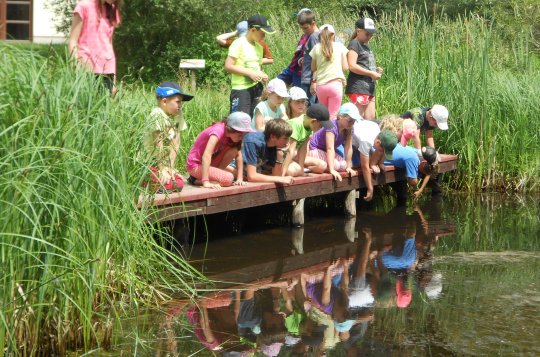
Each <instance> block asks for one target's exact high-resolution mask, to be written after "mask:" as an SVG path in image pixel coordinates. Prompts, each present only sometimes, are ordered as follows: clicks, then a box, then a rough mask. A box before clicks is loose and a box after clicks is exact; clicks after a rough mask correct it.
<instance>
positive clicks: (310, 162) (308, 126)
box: [282, 104, 332, 176]
mask: <svg viewBox="0 0 540 357" xmlns="http://www.w3.org/2000/svg"><path fill="white" fill-rule="evenodd" d="M287 123H289V125H290V126H291V127H292V134H291V138H290V141H289V148H288V153H287V155H286V157H285V160H284V162H283V173H282V175H283V176H301V175H303V174H304V168H307V169H308V170H310V171H311V172H314V173H317V174H321V173H323V172H324V171H325V170H326V162H325V161H324V160H321V159H318V158H315V157H306V156H307V152H308V145H309V140H308V139H309V137H310V136H311V134H312V133H313V132H315V131H317V130H319V129H321V128H325V129H328V128H331V127H332V122H331V121H330V118H329V113H328V109H326V107H325V106H324V105H321V104H313V105H312V106H310V107H309V108H308V110H307V112H306V114H303V115H301V116H299V117H297V118H294V119H291V120H289V121H288V122H287Z"/></svg>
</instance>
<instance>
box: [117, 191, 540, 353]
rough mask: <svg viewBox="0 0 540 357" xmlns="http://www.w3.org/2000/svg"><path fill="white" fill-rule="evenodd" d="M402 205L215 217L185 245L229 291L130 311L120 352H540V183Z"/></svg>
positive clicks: (120, 338)
mask: <svg viewBox="0 0 540 357" xmlns="http://www.w3.org/2000/svg"><path fill="white" fill-rule="evenodd" d="M388 207H389V204H388V202H386V203H385V202H382V201H381V202H380V203H379V204H378V205H376V206H375V207H374V208H372V209H370V210H361V211H359V212H358V215H357V217H355V218H352V219H346V218H344V217H343V216H340V215H338V214H335V215H333V216H331V217H324V216H321V215H320V214H318V213H314V214H312V216H311V217H310V219H309V220H307V221H306V224H305V226H304V227H302V228H289V227H288V226H287V227H283V226H275V225H274V226H272V224H265V223H264V222H265V219H266V218H264V217H263V216H264V214H263V213H261V212H256V213H255V216H256V217H255V216H250V214H249V212H243V213H241V215H242V216H243V217H244V220H245V221H247V222H250V223H254V224H255V226H257V225H258V227H259V229H251V233H244V234H235V235H229V234H220V233H219V231H222V232H226V231H228V229H224V228H223V227H220V226H219V225H218V226H217V227H216V226H215V225H216V223H215V222H213V223H212V225H213V226H211V228H210V230H209V232H210V235H211V236H212V238H214V239H213V240H211V241H209V242H203V241H202V239H199V241H201V242H200V243H198V244H193V245H187V246H185V247H184V250H185V252H184V254H186V256H187V257H188V258H189V259H190V261H191V262H192V263H193V264H194V265H195V266H196V267H198V268H199V269H201V270H202V271H204V272H205V274H207V275H209V276H211V277H213V278H214V279H216V280H217V281H218V283H217V285H216V286H217V291H208V292H206V293H204V294H202V295H204V297H203V298H200V299H198V300H197V303H196V304H192V303H189V302H185V301H181V300H179V301H174V302H172V303H171V304H169V305H167V306H165V307H164V312H165V313H162V314H158V313H156V312H152V313H141V314H139V315H138V316H137V318H135V319H133V320H130V321H126V323H125V324H123V327H122V329H121V330H119V329H116V330H117V331H116V333H115V335H116V338H115V347H114V348H113V349H112V351H111V352H110V353H111V355H123V354H124V353H125V354H126V355H128V354H129V355H131V354H134V353H135V354H136V355H149V356H154V355H161V356H167V355H171V356H172V355H178V356H191V355H196V356H214V355H217V356H297V355H298V356H300V355H307V356H311V355H313V356H323V355H326V356H538V355H540V320H539V317H540V286H539V284H540V259H539V258H540V249H539V248H540V223H539V215H540V206H539V203H538V197H523V196H517V197H516V196H503V195H480V196H474V197H467V196H463V195H448V196H445V197H444V198H433V199H426V200H425V201H423V202H422V203H421V204H419V205H416V206H408V207H406V208H388ZM274 211H275V209H274ZM270 215H272V213H271V211H270ZM261 217H262V218H261ZM221 224H222V225H223V224H224V223H221ZM212 227H213V228H214V229H212Z"/></svg>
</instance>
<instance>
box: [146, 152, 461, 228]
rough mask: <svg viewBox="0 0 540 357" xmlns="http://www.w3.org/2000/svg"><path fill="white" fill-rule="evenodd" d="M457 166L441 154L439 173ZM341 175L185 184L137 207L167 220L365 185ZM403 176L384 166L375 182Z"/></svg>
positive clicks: (454, 160) (359, 179)
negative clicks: (215, 185)
mask: <svg viewBox="0 0 540 357" xmlns="http://www.w3.org/2000/svg"><path fill="white" fill-rule="evenodd" d="M456 167H457V156H455V155H441V160H440V163H439V171H440V172H448V171H452V170H455V169H456ZM342 175H344V174H342ZM343 177H344V178H343V181H341V182H339V181H335V180H334V179H333V177H332V175H330V174H319V175H314V174H309V175H308V176H305V177H297V178H295V183H294V184H293V185H290V186H280V185H277V184H274V183H249V184H248V185H247V186H243V187H239V186H233V187H224V188H222V189H219V190H214V189H205V188H202V187H194V186H190V185H187V186H186V187H184V190H183V191H182V192H180V193H172V194H168V195H165V194H157V195H154V196H151V198H153V201H151V202H143V201H142V200H141V201H140V202H139V206H142V205H144V204H149V205H152V206H155V207H157V210H156V214H155V216H153V217H152V218H151V220H153V221H168V220H174V219H179V218H185V217H191V216H198V215H206V214H213V213H220V212H228V211H232V210H238V209H243V208H249V207H255V206H263V205H268V204H273V203H278V202H287V201H294V200H299V199H302V198H306V197H315V196H322V195H328V194H333V193H338V192H350V191H352V190H356V189H359V188H363V187H365V184H364V181H363V179H362V175H361V174H360V176H353V177H345V176H343ZM404 179H405V176H404V173H403V172H402V171H396V170H395V169H394V167H393V166H387V170H386V171H385V172H384V173H381V174H379V175H377V176H376V179H375V180H374V184H376V185H384V184H388V183H392V182H396V181H402V180H404ZM353 197H354V196H353ZM302 223H303V222H302Z"/></svg>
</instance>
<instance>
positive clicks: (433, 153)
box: [422, 146, 438, 165]
mask: <svg viewBox="0 0 540 357" xmlns="http://www.w3.org/2000/svg"><path fill="white" fill-rule="evenodd" d="M437 156H438V154H437V150H435V148H433V147H431V146H424V147H422V157H423V158H424V160H426V161H427V162H428V164H430V165H433V164H435V163H437Z"/></svg>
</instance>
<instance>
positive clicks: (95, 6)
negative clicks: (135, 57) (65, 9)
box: [68, 0, 123, 94]
mask: <svg viewBox="0 0 540 357" xmlns="http://www.w3.org/2000/svg"><path fill="white" fill-rule="evenodd" d="M122 4H123V0H82V1H80V2H78V3H77V5H76V6H75V9H74V10H73V19H72V23H71V32H70V35H69V44H68V48H69V52H70V53H71V55H72V56H73V57H74V58H76V59H77V60H78V61H79V62H80V63H81V64H82V65H83V66H84V67H85V68H88V69H89V70H91V71H93V72H94V73H95V74H97V75H99V76H101V77H103V79H104V82H105V85H106V86H107V89H109V90H110V91H111V92H113V94H114V92H115V91H116V88H115V87H114V79H115V78H114V77H115V74H116V57H115V54H114V49H113V45H112V37H113V32H114V29H115V28H116V27H117V26H118V25H119V24H120V7H121V6H122Z"/></svg>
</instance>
